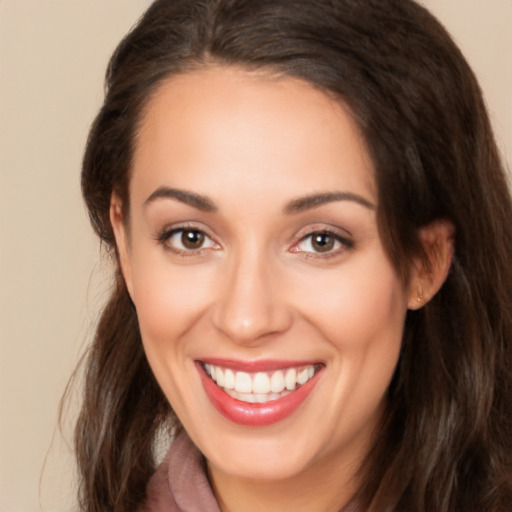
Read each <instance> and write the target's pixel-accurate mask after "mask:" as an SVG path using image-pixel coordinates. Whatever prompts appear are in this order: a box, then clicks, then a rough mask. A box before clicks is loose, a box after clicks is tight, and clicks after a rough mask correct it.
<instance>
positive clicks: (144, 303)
mask: <svg viewBox="0 0 512 512" xmlns="http://www.w3.org/2000/svg"><path fill="white" fill-rule="evenodd" d="M140 260H142V261H140ZM141 263H142V264H141ZM211 289H212V277H211V273H210V272H209V271H208V269H198V268H197V267H196V266H193V265H190V266H186V265H185V266H181V267H180V268H176V267H174V268H173V267H172V266H171V265H170V264H169V262H168V261H165V257H164V258H153V260H151V259H148V258H144V255H143V254H142V255H141V257H140V258H137V259H135V260H134V265H133V301H134V303H135V306H136V309H137V316H138V319H139V325H140V329H141V334H142V338H143V340H144V342H145V343H146V342H151V343H159V342H165V343H169V342H172V341H173V340H174V339H175V338H177V337H179V336H181V335H182V334H183V333H185V332H186V331H187V330H188V329H189V328H190V327H192V326H193V325H194V323H195V322H196V321H197V319H198V318H199V317H200V316H201V313H202V312H203V311H204V309H205V308H206V305H207V303H208V300H209V299H210V296H211Z"/></svg>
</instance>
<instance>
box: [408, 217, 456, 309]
mask: <svg viewBox="0 0 512 512" xmlns="http://www.w3.org/2000/svg"><path fill="white" fill-rule="evenodd" d="M454 236H455V228H454V226H453V224H452V223H451V222H448V221H445V220H439V221H435V222H432V223H431V224H429V225H428V226H425V227H423V228H421V229H420V232H419V237H420V240H421V243H422V245H423V250H424V254H425V257H418V258H417V259H415V261H414V264H413V269H412V274H411V279H410V285H409V300H408V308H409V309H420V308H421V307H423V306H424V305H425V304H426V303H427V302H428V301H429V300H431V299H432V297H433V296H434V295H435V294H436V293H437V292H438V291H439V289H440V288H441V286H443V283H444V282H445V280H446V277H447V276H448V272H449V271H450V266H451V263H452V258H453V250H454Z"/></svg>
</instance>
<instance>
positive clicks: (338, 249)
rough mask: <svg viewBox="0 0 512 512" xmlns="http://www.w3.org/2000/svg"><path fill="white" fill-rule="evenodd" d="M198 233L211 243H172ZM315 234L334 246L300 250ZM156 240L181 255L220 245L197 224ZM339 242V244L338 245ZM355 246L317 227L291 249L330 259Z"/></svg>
mask: <svg viewBox="0 0 512 512" xmlns="http://www.w3.org/2000/svg"><path fill="white" fill-rule="evenodd" d="M186 232H189V233H197V234H199V235H200V236H203V237H204V239H205V241H208V243H209V244H210V246H209V247H204V246H203V245H202V246H201V247H199V248H198V249H186V248H179V247H176V246H175V245H172V244H171V239H172V238H173V237H174V236H176V235H178V234H181V237H183V235H184V234H185V233H186ZM315 236H324V237H328V238H330V239H331V240H332V243H333V244H334V248H333V249H330V250H327V251H325V252H322V251H315V250H300V249H299V246H300V245H301V244H303V243H306V242H307V241H308V240H309V244H310V246H312V244H313V237H315ZM156 240H157V242H158V243H160V244H162V245H163V246H164V247H165V249H166V250H169V251H171V252H173V253H175V254H177V255H179V256H185V257H188V256H198V255H200V254H201V253H202V252H203V251H204V250H208V249H214V250H216V249H217V248H218V247H219V244H217V242H215V240H213V239H212V237H210V236H209V235H207V234H206V233H205V231H204V230H202V229H200V228H198V227H196V226H178V227H175V228H172V229H168V230H166V231H163V232H162V233H161V234H160V235H158V236H157V237H156ZM336 244H338V246H336ZM353 248H354V242H353V241H352V240H351V239H349V238H347V237H346V236H342V235H340V234H339V233H336V232H334V231H332V230H328V229H315V230H313V231H310V232H308V233H306V234H305V235H303V236H302V237H301V238H300V239H299V241H298V242H296V243H295V244H294V245H293V246H292V248H291V249H290V252H292V253H296V254H302V255H303V256H304V257H306V258H320V259H328V258H332V257H335V256H338V255H339V254H340V253H342V252H344V251H346V250H350V249H353Z"/></svg>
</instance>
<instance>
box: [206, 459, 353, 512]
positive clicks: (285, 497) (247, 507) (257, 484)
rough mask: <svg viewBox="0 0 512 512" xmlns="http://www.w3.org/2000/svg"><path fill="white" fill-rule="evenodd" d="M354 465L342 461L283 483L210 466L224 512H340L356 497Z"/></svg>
mask: <svg viewBox="0 0 512 512" xmlns="http://www.w3.org/2000/svg"><path fill="white" fill-rule="evenodd" d="M356 471H357V468H355V467H354V466H353V465H352V466H350V465H348V464H347V465H343V464H340V463H339V459H338V460H336V461H333V463H329V461H322V463H320V464H318V465H317V466H316V467H312V468H308V469H306V470H304V471H302V472H301V473H299V474H297V475H294V476H292V477H289V478H286V479H282V480H277V481H276V480H268V481H265V480H251V479H245V478H239V477H236V476H232V475H228V474H226V473H224V472H223V471H221V470H220V469H218V468H215V467H213V466H212V465H211V464H208V475H209V478H210V482H211V484H212V488H213V491H214V493H215V496H216V498H217V501H218V503H219V507H220V509H221V510H222V512H260V511H261V510H265V512H282V511H283V510H293V511H294V512H339V511H340V510H341V509H342V508H343V507H344V506H345V505H346V504H347V503H348V502H350V500H351V499H352V497H353V496H354V495H355V493H356V491H357V487H358V486H357V482H356V477H355V473H356Z"/></svg>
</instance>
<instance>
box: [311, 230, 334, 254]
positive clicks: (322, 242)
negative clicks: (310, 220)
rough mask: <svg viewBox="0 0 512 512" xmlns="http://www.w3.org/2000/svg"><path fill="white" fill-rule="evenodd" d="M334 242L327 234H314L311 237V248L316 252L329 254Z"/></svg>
mask: <svg viewBox="0 0 512 512" xmlns="http://www.w3.org/2000/svg"><path fill="white" fill-rule="evenodd" d="M335 242H336V240H335V239H334V237H333V236H332V235H330V234H329V233H315V234H314V235H312V237H311V247H312V248H313V250H314V251H316V252H329V251H332V250H333V249H334V244H335Z"/></svg>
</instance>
